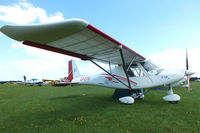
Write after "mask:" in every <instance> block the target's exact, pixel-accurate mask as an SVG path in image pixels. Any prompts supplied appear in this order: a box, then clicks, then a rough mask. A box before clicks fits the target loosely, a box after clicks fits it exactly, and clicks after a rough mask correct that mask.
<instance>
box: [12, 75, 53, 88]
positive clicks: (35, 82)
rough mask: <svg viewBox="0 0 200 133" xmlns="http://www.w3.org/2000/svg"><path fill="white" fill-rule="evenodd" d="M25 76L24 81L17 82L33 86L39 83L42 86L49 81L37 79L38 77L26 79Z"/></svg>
mask: <svg viewBox="0 0 200 133" xmlns="http://www.w3.org/2000/svg"><path fill="white" fill-rule="evenodd" d="M23 78H24V81H20V82H16V83H17V84H24V85H30V86H33V85H38V86H42V85H46V84H48V83H49V81H47V82H45V81H43V80H41V79H37V78H32V79H29V80H27V79H26V76H23Z"/></svg>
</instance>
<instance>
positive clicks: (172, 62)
mask: <svg viewBox="0 0 200 133" xmlns="http://www.w3.org/2000/svg"><path fill="white" fill-rule="evenodd" d="M199 51H200V48H195V49H188V59H189V70H191V71H194V72H196V73H195V75H194V76H198V77H200V69H199V68H200V63H199V61H198V60H199V57H200V52H199ZM148 58H149V59H151V60H152V61H153V62H155V63H156V64H158V65H159V66H160V67H162V68H169V69H178V68H179V69H186V50H185V49H171V50H166V51H163V52H160V53H156V54H154V55H151V56H149V57H148Z"/></svg>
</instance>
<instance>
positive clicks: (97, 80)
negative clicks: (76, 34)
mask: <svg viewBox="0 0 200 133" xmlns="http://www.w3.org/2000/svg"><path fill="white" fill-rule="evenodd" d="M111 74H112V75H113V76H115V77H116V78H118V79H119V80H120V81H122V82H123V83H125V84H126V85H127V86H125V85H123V84H122V83H120V82H119V81H118V80H117V79H115V78H114V77H112V76H111V75H109V74H107V73H101V74H97V75H93V76H80V77H77V78H75V79H73V81H72V82H78V83H79V84H87V85H97V86H104V87H111V88H120V89H129V88H128V80H127V78H126V74H125V73H124V71H123V68H122V67H121V66H116V67H115V68H113V69H112V73H111ZM147 74H148V76H146V75H145V74H143V75H142V74H141V75H140V76H132V77H131V76H129V80H130V84H131V89H145V88H152V87H157V86H167V85H173V84H176V83H178V82H179V81H181V80H182V79H183V78H184V74H183V73H181V72H179V71H172V70H162V71H161V72H160V73H158V74H150V73H147Z"/></svg>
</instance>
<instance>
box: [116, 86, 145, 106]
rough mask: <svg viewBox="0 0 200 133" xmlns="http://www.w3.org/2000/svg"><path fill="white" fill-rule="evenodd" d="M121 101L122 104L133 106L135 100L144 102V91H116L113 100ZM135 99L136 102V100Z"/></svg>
mask: <svg viewBox="0 0 200 133" xmlns="http://www.w3.org/2000/svg"><path fill="white" fill-rule="evenodd" d="M116 98H117V99H119V101H120V102H121V103H125V104H132V103H134V101H135V100H143V99H144V92H143V89H139V90H128V89H115V92H114V94H113V99H116ZM134 99H135V100H134Z"/></svg>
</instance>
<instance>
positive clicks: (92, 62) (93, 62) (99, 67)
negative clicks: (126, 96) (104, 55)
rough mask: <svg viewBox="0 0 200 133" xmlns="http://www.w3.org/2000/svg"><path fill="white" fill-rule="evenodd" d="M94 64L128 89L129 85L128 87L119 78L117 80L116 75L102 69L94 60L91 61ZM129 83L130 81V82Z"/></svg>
mask: <svg viewBox="0 0 200 133" xmlns="http://www.w3.org/2000/svg"><path fill="white" fill-rule="evenodd" d="M90 61H91V62H92V63H93V64H95V65H96V66H98V67H99V68H101V69H102V70H103V71H105V72H106V73H108V74H109V75H110V76H112V77H113V78H115V79H116V80H117V81H119V82H120V83H121V84H123V85H124V86H126V87H128V88H129V86H128V85H126V84H125V83H124V82H122V81H121V80H119V79H118V78H116V77H115V76H114V75H112V74H111V73H109V72H108V71H106V70H105V69H104V68H103V67H101V66H100V65H99V64H97V63H96V62H94V61H93V60H90ZM128 81H129V80H128Z"/></svg>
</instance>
